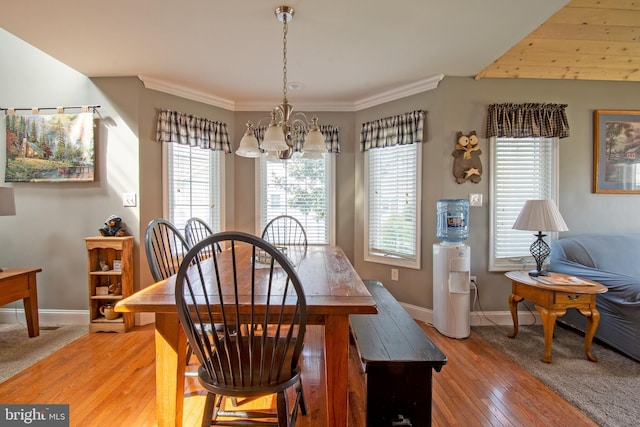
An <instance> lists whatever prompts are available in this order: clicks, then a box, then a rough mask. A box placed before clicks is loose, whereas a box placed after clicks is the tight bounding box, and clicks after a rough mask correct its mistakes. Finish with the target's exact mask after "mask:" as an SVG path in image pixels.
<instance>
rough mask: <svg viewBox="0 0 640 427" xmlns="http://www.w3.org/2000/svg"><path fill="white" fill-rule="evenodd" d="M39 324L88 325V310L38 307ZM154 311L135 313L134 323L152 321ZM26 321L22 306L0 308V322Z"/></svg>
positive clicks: (154, 317)
mask: <svg viewBox="0 0 640 427" xmlns="http://www.w3.org/2000/svg"><path fill="white" fill-rule="evenodd" d="M38 318H39V320H40V324H41V325H55V324H58V325H88V324H89V310H47V309H38ZM155 321H156V316H155V314H154V313H136V314H135V324H136V325H146V324H149V323H154V322H155ZM15 322H20V323H27V319H26V318H25V316H24V309H22V308H0V323H15Z"/></svg>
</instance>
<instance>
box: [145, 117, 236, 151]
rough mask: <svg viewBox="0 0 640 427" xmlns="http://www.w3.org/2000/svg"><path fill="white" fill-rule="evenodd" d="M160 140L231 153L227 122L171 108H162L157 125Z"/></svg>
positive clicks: (157, 135)
mask: <svg viewBox="0 0 640 427" xmlns="http://www.w3.org/2000/svg"><path fill="white" fill-rule="evenodd" d="M156 139H157V140H158V142H175V143H177V144H183V145H190V146H191V147H200V148H205V149H209V150H214V151H224V152H226V153H231V142H230V140H229V130H228V128H227V124H226V123H219V122H214V121H212V120H208V119H203V118H201V117H196V116H193V115H191V114H185V113H179V112H177V111H171V110H164V109H163V110H160V114H159V115H158V124H157V127H156Z"/></svg>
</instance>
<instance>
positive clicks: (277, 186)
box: [257, 154, 335, 244]
mask: <svg viewBox="0 0 640 427" xmlns="http://www.w3.org/2000/svg"><path fill="white" fill-rule="evenodd" d="M333 162H334V159H333V155H331V154H324V155H323V156H322V159H306V158H303V157H301V156H299V155H294V157H293V158H291V159H289V160H284V161H282V160H280V161H279V160H275V161H274V160H271V159H268V160H267V157H266V156H262V157H261V158H260V174H259V180H260V183H259V185H260V203H259V209H260V213H259V215H257V216H258V218H259V223H258V224H257V227H258V230H259V232H260V233H261V232H262V230H263V229H264V227H265V225H267V223H268V222H269V221H271V220H272V219H273V218H275V217H277V216H278V215H290V216H292V217H294V218H296V219H297V220H298V221H300V223H301V224H302V226H303V227H304V229H305V231H306V233H307V241H308V242H309V244H332V243H333V241H334V238H333V236H334V232H333V197H334V193H335V191H334V184H333V182H334V178H333V176H334V172H333Z"/></svg>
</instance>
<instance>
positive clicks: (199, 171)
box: [167, 144, 222, 232]
mask: <svg viewBox="0 0 640 427" xmlns="http://www.w3.org/2000/svg"><path fill="white" fill-rule="evenodd" d="M167 150H168V160H169V161H168V173H167V178H168V179H167V189H168V200H169V203H168V205H169V220H170V221H171V222H173V223H174V224H175V225H176V226H177V227H178V228H179V229H180V230H184V226H185V224H186V223H187V220H188V219H189V218H191V217H198V218H201V219H202V220H204V221H206V222H207V223H208V224H209V226H210V227H211V229H212V230H213V231H214V232H217V231H220V230H221V207H220V206H221V203H220V186H221V176H222V175H221V172H222V171H221V168H222V165H221V162H222V156H221V154H220V153H221V152H220V151H212V150H208V149H202V148H199V147H190V146H188V145H180V144H167Z"/></svg>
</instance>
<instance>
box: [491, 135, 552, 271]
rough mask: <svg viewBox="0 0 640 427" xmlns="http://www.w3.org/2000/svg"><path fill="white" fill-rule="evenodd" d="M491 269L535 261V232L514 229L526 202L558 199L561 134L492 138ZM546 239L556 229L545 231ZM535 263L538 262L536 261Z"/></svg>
mask: <svg viewBox="0 0 640 427" xmlns="http://www.w3.org/2000/svg"><path fill="white" fill-rule="evenodd" d="M489 145H490V147H491V159H490V161H491V168H490V171H491V172H490V178H491V192H492V194H491V223H490V233H489V236H490V237H489V238H490V251H489V252H490V255H489V258H490V259H489V270H490V271H507V270H513V269H516V268H518V269H519V268H522V267H523V264H525V262H526V263H527V264H532V263H533V260H532V259H531V253H530V252H529V246H531V243H533V241H534V240H535V238H534V236H533V234H534V233H533V232H531V231H522V230H514V229H512V226H513V223H514V222H515V220H516V218H517V217H518V214H519V213H520V210H521V209H522V206H523V205H524V202H525V201H526V200H533V199H553V200H554V201H555V200H557V187H558V186H557V181H558V180H557V176H558V161H557V159H558V138H491V139H490V141H489ZM545 234H547V235H548V237H547V239H549V238H551V239H553V238H555V237H556V236H557V233H545ZM534 265H535V264H534Z"/></svg>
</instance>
